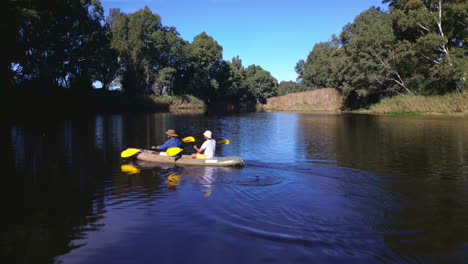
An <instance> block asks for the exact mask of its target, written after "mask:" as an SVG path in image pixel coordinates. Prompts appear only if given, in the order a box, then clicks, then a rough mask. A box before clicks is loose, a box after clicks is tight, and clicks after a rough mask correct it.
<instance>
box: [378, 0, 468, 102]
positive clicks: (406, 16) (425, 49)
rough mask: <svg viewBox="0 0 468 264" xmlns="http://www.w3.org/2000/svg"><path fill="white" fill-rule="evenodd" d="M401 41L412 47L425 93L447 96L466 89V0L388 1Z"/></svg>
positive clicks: (467, 4) (467, 18) (467, 65)
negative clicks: (444, 94) (424, 81)
mask: <svg viewBox="0 0 468 264" xmlns="http://www.w3.org/2000/svg"><path fill="white" fill-rule="evenodd" d="M384 2H385V3H389V6H390V7H391V17H392V20H393V28H394V31H395V34H396V36H397V39H398V40H399V41H400V42H404V43H405V45H406V46H410V47H411V49H412V52H413V58H412V59H413V60H414V61H415V62H417V64H416V66H417V68H415V69H414V70H416V71H417V72H419V73H420V76H421V77H420V78H419V79H424V80H430V82H426V83H425V85H419V89H418V90H419V92H421V93H429V94H434V93H436V94H437V93H446V92H449V91H453V90H459V91H461V89H463V88H462V87H464V86H466V83H465V82H466V81H465V79H466V77H467V76H466V75H467V73H466V69H467V67H468V62H467V57H466V54H467V52H468V49H467V46H466V39H467V36H468V30H467V25H468V16H467V13H466V12H467V11H466V10H468V2H467V1H464V0H453V1H443V0H398V1H393V0H385V1H384Z"/></svg>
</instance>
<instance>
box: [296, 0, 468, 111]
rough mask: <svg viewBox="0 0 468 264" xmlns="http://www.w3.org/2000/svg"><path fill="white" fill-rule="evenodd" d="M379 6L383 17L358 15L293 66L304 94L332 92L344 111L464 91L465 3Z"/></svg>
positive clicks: (404, 1) (415, 0)
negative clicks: (340, 97) (337, 92)
mask: <svg viewBox="0 0 468 264" xmlns="http://www.w3.org/2000/svg"><path fill="white" fill-rule="evenodd" d="M383 2H384V3H389V7H390V9H389V10H388V11H382V10H381V9H379V8H375V7H371V8H369V9H368V10H366V11H364V12H362V13H361V14H359V15H358V16H357V17H356V19H355V20H354V21H353V22H352V23H349V24H347V25H345V26H344V27H343V30H342V32H341V33H340V35H339V37H336V36H334V35H333V36H332V37H331V40H330V41H327V42H321V43H317V44H315V45H314V47H313V49H312V51H311V52H310V54H309V55H308V57H307V60H305V61H304V60H300V61H299V62H298V63H297V65H296V71H297V73H298V80H299V81H300V82H301V83H302V84H303V85H304V86H306V89H308V90H310V89H316V88H327V87H333V88H337V89H339V90H340V91H341V92H342V93H343V95H344V96H345V98H346V99H347V100H346V102H347V106H348V107H349V108H358V107H365V106H367V105H369V104H371V103H374V102H376V101H378V100H380V99H382V98H383V97H388V96H393V95H397V94H399V95H405V94H423V95H436V94H444V93H448V92H454V91H460V92H461V91H462V90H464V89H466V87H467V85H466V77H467V76H466V75H467V71H466V69H468V64H467V54H468V50H467V46H466V37H467V32H468V31H467V26H466V25H467V24H468V15H467V10H468V2H466V1H462V0H459V1H442V0H440V1H429V0H427V1H422V0H401V1H390V0H384V1H383Z"/></svg>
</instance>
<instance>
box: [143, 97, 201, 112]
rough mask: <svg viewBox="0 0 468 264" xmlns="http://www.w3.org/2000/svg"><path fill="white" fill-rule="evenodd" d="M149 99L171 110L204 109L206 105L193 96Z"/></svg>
mask: <svg viewBox="0 0 468 264" xmlns="http://www.w3.org/2000/svg"><path fill="white" fill-rule="evenodd" d="M149 98H150V99H151V100H152V101H153V102H154V103H155V104H157V105H161V106H165V107H167V108H168V109H169V110H177V109H204V108H205V107H206V106H205V103H204V102H203V101H202V100H200V99H198V98H196V97H195V96H191V95H181V96H169V95H164V96H154V95H152V96H149Z"/></svg>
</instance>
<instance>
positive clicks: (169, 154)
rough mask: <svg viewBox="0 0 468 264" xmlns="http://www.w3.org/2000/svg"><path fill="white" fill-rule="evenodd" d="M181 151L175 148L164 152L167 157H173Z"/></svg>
mask: <svg viewBox="0 0 468 264" xmlns="http://www.w3.org/2000/svg"><path fill="white" fill-rule="evenodd" d="M182 150H183V149H181V148H177V147H175V148H168V149H167V150H166V154H167V155H168V156H174V155H177V154H179V153H180V152H181V151H182Z"/></svg>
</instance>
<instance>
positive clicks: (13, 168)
mask: <svg viewBox="0 0 468 264" xmlns="http://www.w3.org/2000/svg"><path fill="white" fill-rule="evenodd" d="M267 115H268V114H267ZM272 115H274V114H272ZM286 117H287V120H286V121H283V120H280V119H271V120H270V119H268V118H265V116H263V115H260V116H258V117H257V116H247V117H240V118H234V117H231V118H230V119H222V118H219V119H218V118H217V117H212V118H209V119H206V118H203V117H197V116H194V117H193V116H190V117H186V116H185V117H184V116H181V117H178V116H177V115H171V114H158V115H154V116H98V117H96V118H91V119H84V120H73V121H63V122H62V121H61V122H53V123H44V124H42V125H34V126H11V127H5V128H3V130H2V134H3V135H4V136H2V143H4V144H2V145H3V146H5V150H6V155H5V156H4V158H3V164H4V167H3V177H2V181H3V182H2V184H0V186H1V187H0V188H1V192H0V193H1V194H2V196H1V197H2V199H0V201H1V202H0V204H1V205H2V208H3V217H2V218H1V219H2V222H1V223H2V224H1V228H2V231H1V233H0V234H1V237H0V245H1V249H0V252H1V255H2V257H5V258H6V259H7V260H8V263H15V262H16V263H17V262H24V263H33V262H34V263H46V262H50V261H52V260H53V259H54V257H55V256H58V255H62V254H65V253H67V252H70V251H71V250H73V248H74V247H78V246H80V245H74V244H71V241H73V240H76V239H77V238H80V237H81V236H85V234H86V232H88V231H91V230H99V229H100V228H101V226H100V225H99V220H100V218H101V217H103V215H104V213H105V210H106V206H107V204H106V203H107V202H106V197H109V196H113V195H117V196H118V195H125V194H126V193H128V192H139V193H141V195H146V197H148V198H151V197H153V196H154V193H158V192H161V188H162V187H161V186H163V185H164V183H163V177H159V176H160V175H158V174H161V173H162V174H164V175H166V174H169V173H170V171H169V170H167V169H164V168H162V169H153V170H145V171H144V173H142V174H141V175H139V177H121V176H119V175H121V171H120V164H121V163H122V161H121V159H120V157H119V156H118V153H120V151H121V150H122V149H124V148H125V147H127V146H149V145H151V144H154V143H155V142H160V141H162V140H164V133H163V132H164V131H165V129H167V128H168V127H169V126H175V127H178V128H180V129H181V130H182V131H184V133H186V134H185V135H184V136H187V135H195V136H196V135H197V134H196V133H197V132H200V131H199V130H202V128H205V127H212V128H213V130H214V131H215V133H216V134H217V135H222V134H223V131H230V132H231V133H232V134H231V135H229V136H230V138H231V139H234V140H233V141H238V142H240V143H242V140H245V141H249V142H251V144H252V145H253V146H252V149H255V150H257V151H258V153H257V154H258V155H263V150H262V149H261V146H260V145H262V144H263V145H262V146H263V147H264V148H272V149H273V148H276V146H274V143H275V142H270V141H271V140H274V139H283V138H284V137H283V136H281V137H275V136H274V131H273V130H271V131H266V132H262V127H270V128H271V127H277V128H278V129H282V128H283V127H284V125H285V123H284V122H286V123H287V122H295V123H296V124H289V123H288V127H289V128H290V129H291V131H293V130H294V132H295V134H291V135H293V137H292V138H293V139H291V138H289V139H286V140H285V141H284V142H283V143H282V144H290V145H287V146H288V147H290V146H293V147H294V148H295V150H294V151H295V152H296V154H297V153H300V154H301V155H302V154H303V155H305V157H306V158H305V160H306V161H310V162H326V163H332V164H335V165H337V166H342V167H347V168H352V169H356V170H360V171H366V172H372V173H376V174H378V175H379V176H381V179H380V180H381V184H382V186H383V187H382V188H383V189H385V191H386V193H390V194H396V195H398V196H399V197H401V198H400V199H401V203H400V208H399V210H390V209H389V210H387V209H386V208H381V209H380V210H381V211H382V213H383V214H388V215H387V216H386V218H387V220H388V221H387V222H386V223H385V227H384V229H383V231H382V230H379V232H383V234H382V236H383V238H384V241H385V242H386V243H387V244H388V245H389V247H390V248H392V249H393V250H394V251H395V252H399V253H401V254H403V255H404V254H407V255H418V254H419V253H420V254H421V255H427V254H433V255H434V259H437V256H438V255H446V254H449V253H452V252H455V251H457V250H460V247H463V246H464V245H465V244H466V242H467V240H466V238H467V237H468V226H467V225H466V223H467V222H468V213H467V212H468V208H467V207H468V193H467V190H466V181H467V179H468V167H467V164H468V152H467V148H468V123H467V119H466V118H465V119H464V118H456V117H453V118H451V117H450V118H447V117H392V116H370V115H347V114H340V115H309V114H304V115H300V114H299V115H298V116H297V117H296V116H290V115H288V116H286ZM242 118H244V119H246V120H244V121H242ZM226 120H229V122H228V121H226ZM217 123H219V126H218V127H216V126H215V124H217ZM273 123H274V125H272V124H273ZM259 124H261V125H259ZM256 125H257V126H259V127H256ZM246 127H248V128H249V129H248V130H247V131H246V130H245V128H246ZM235 131H239V132H238V134H235ZM252 131H253V132H254V133H250V132H252ZM286 132H287V133H286V135H289V130H287V131H286ZM241 133H244V134H241ZM262 133H263V134H262ZM267 136H269V138H268V140H265V139H264V138H265V137H267ZM252 139H257V141H258V142H262V140H263V143H261V144H259V145H256V144H257V143H258V142H255V141H252ZM265 142H267V143H271V144H273V146H270V145H267V144H265ZM240 143H239V144H238V143H236V144H233V145H232V146H230V150H231V151H232V150H234V151H237V150H238V149H243V150H245V146H246V142H243V143H244V144H240ZM282 146H283V145H282ZM221 150H222V149H221ZM245 155H252V154H249V153H248V152H246V153H245ZM277 155H279V154H275V156H277ZM154 173H155V174H156V175H155V174H154ZM155 176H156V177H155ZM135 187H138V188H135ZM171 188H172V189H177V186H175V187H171ZM171 188H169V187H168V190H171ZM383 206H385V201H384V203H383ZM411 261H412V260H409V262H411Z"/></svg>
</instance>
